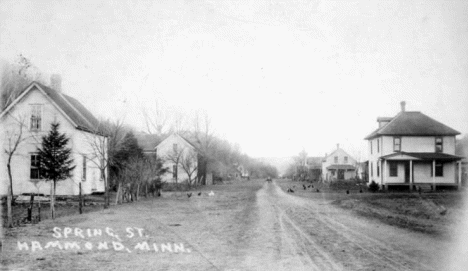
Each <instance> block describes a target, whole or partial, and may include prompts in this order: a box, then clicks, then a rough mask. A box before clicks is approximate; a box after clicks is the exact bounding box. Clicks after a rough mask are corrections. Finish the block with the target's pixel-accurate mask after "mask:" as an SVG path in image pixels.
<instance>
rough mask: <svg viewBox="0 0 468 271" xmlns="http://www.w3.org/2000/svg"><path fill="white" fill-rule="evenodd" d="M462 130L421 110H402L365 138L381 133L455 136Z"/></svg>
mask: <svg viewBox="0 0 468 271" xmlns="http://www.w3.org/2000/svg"><path fill="white" fill-rule="evenodd" d="M459 134H460V132H458V131H456V130H454V129H452V128H450V127H448V126H447V125H445V124H443V123H440V122H438V121H436V120H434V119H433V118H430V117H428V116H426V115H424V114H423V113H421V112H415V111H402V112H400V113H398V115H396V116H395V117H394V118H393V119H392V120H391V121H390V122H389V123H388V124H386V125H384V126H383V127H381V128H378V129H377V130H375V131H373V132H372V133H371V134H370V135H368V136H367V137H366V138H365V139H372V138H375V137H378V136H381V135H392V136H455V135H459Z"/></svg>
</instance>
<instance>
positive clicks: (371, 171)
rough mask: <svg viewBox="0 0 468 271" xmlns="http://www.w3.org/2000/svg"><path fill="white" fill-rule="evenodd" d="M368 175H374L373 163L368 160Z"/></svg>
mask: <svg viewBox="0 0 468 271" xmlns="http://www.w3.org/2000/svg"><path fill="white" fill-rule="evenodd" d="M370 175H371V176H372V177H374V164H373V163H372V162H370Z"/></svg>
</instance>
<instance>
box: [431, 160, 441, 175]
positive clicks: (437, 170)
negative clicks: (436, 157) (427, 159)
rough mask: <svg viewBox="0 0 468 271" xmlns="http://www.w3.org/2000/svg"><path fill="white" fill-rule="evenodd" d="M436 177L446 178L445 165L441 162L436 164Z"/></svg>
mask: <svg viewBox="0 0 468 271" xmlns="http://www.w3.org/2000/svg"><path fill="white" fill-rule="evenodd" d="M432 176H433V172H432V165H431V177H432ZM435 176H436V177H444V164H443V163H441V162H436V164H435Z"/></svg>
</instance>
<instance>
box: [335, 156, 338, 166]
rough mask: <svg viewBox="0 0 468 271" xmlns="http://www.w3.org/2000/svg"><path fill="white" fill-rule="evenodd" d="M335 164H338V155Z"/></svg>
mask: <svg viewBox="0 0 468 271" xmlns="http://www.w3.org/2000/svg"><path fill="white" fill-rule="evenodd" d="M335 164H338V156H335Z"/></svg>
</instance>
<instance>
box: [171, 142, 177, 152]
mask: <svg viewBox="0 0 468 271" xmlns="http://www.w3.org/2000/svg"><path fill="white" fill-rule="evenodd" d="M172 149H173V150H174V152H177V143H174V144H172Z"/></svg>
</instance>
